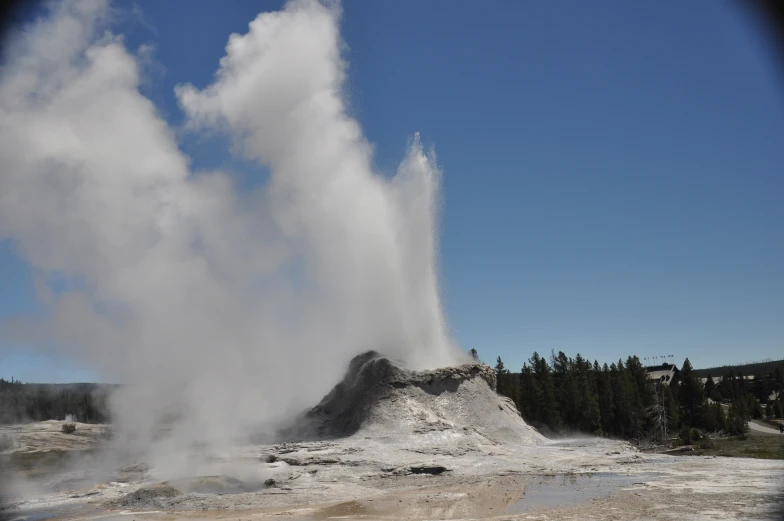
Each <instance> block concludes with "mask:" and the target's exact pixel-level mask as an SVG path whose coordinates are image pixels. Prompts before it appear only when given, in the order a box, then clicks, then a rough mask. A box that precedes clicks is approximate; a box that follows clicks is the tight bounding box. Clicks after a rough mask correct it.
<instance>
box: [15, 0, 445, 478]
mask: <svg viewBox="0 0 784 521" xmlns="http://www.w3.org/2000/svg"><path fill="white" fill-rule="evenodd" d="M51 9H52V11H51V12H49V13H48V15H47V16H45V17H44V18H42V19H40V20H39V21H37V22H35V23H34V24H33V25H32V26H30V27H29V28H27V29H26V30H25V31H23V32H20V36H19V37H18V38H17V39H16V40H14V41H13V42H12V45H11V46H10V47H9V52H8V53H7V56H6V61H5V63H4V65H3V68H2V78H1V79H0V161H1V162H2V164H3V171H2V174H1V175H0V237H2V238H4V239H11V240H12V241H13V244H14V246H15V248H16V250H17V251H18V252H19V254H20V255H21V256H22V257H23V258H24V259H25V260H26V261H27V262H28V263H29V265H30V266H31V268H32V270H33V272H34V274H35V276H36V287H37V288H38V291H39V297H40V299H41V302H42V305H43V307H44V310H45V313H44V314H42V315H37V316H36V317H27V318H25V319H24V320H22V319H20V320H19V321H17V322H16V323H15V324H14V326H15V327H13V328H10V329H9V330H10V331H13V333H14V334H15V335H17V336H18V337H21V339H22V340H24V341H25V342H27V343H28V344H30V345H52V344H53V343H54V344H56V345H57V346H58V348H61V349H63V350H66V351H67V352H68V353H70V354H71V355H72V356H76V357H78V358H80V359H81V360H83V361H84V362H85V363H88V364H90V365H91V366H93V367H95V368H96V369H97V370H98V371H99V372H100V374H101V375H102V377H103V378H104V379H107V380H113V381H117V380H119V381H121V382H124V383H126V384H128V385H126V386H124V387H123V389H122V390H121V391H120V392H118V393H117V395H116V396H115V397H114V400H113V407H114V413H115V420H116V422H117V424H118V427H119V429H118V432H120V433H123V435H124V436H125V437H124V438H123V440H124V442H125V443H126V444H127V443H131V441H133V442H134V443H136V444H137V446H138V448H147V447H149V445H150V440H151V439H152V438H153V436H154V435H156V428H157V427H158V426H159V425H160V423H161V422H162V421H164V420H166V419H169V420H171V419H172V418H174V419H176V421H175V422H174V424H173V425H172V428H171V431H170V435H169V436H168V437H165V438H164V442H162V443H161V444H158V445H157V446H156V447H155V448H154V450H153V457H155V455H158V462H163V461H168V462H171V463H172V465H174V464H175V463H176V462H180V463H178V464H183V463H182V461H183V458H176V457H174V456H173V454H175V451H174V450H173V449H176V448H178V447H181V446H184V445H185V444H192V443H199V444H202V445H203V444H208V445H209V444H222V443H225V442H228V441H229V440H230V439H232V438H234V437H235V436H237V435H240V434H245V433H248V432H249V431H252V430H254V429H256V430H257V429H259V428H260V423H273V424H274V423H276V422H278V421H280V420H281V419H283V418H285V417H286V416H287V415H288V414H290V412H291V411H296V410H301V409H302V408H303V407H304V406H306V405H310V404H312V403H315V402H316V401H317V400H318V399H319V398H320V397H321V396H322V395H323V394H324V392H325V391H327V390H328V389H329V387H330V386H331V385H332V384H334V382H335V381H338V380H339V379H340V377H341V374H342V371H343V368H344V367H345V365H346V363H347V362H348V360H349V359H350V358H351V357H353V356H354V355H356V354H357V353H360V352H363V351H365V350H367V349H371V348H375V349H380V350H383V351H384V353H386V354H388V355H390V356H393V357H395V358H399V359H402V360H404V361H405V362H406V364H407V365H408V366H410V367H413V368H418V369H425V368H432V367H438V366H445V365H451V364H453V363H454V362H455V357H456V356H457V355H456V351H455V349H454V348H453V346H452V342H451V340H450V338H449V335H448V332H447V326H446V322H445V319H444V314H443V311H442V309H441V306H440V303H439V292H438V280H437V274H436V268H435V265H436V224H437V223H436V210H435V208H436V204H435V203H436V200H437V197H438V189H439V180H440V174H439V170H438V168H437V166H436V164H435V160H434V157H433V156H432V154H425V153H424V152H423V148H422V145H421V143H420V140H419V138H418V136H415V137H414V139H413V140H412V143H411V145H410V147H409V149H408V151H407V153H406V156H405V159H404V160H403V161H402V163H401V165H400V167H399V169H398V171H397V174H396V175H395V176H394V177H393V178H391V179H388V178H385V177H382V176H380V175H377V174H375V173H374V172H373V171H372V169H371V162H372V161H371V159H372V158H371V146H370V144H369V143H368V142H367V140H366V139H365V137H364V136H363V134H362V132H361V130H360V127H359V125H358V123H357V122H356V121H355V120H354V119H352V118H351V117H349V116H348V115H347V112H346V104H345V100H344V97H343V84H344V80H345V76H346V72H345V71H346V64H345V62H344V60H343V57H342V56H341V49H343V45H342V42H341V38H340V33H339V20H340V8H339V6H338V5H337V4H334V3H330V4H329V5H323V4H321V3H319V2H317V1H315V0H292V1H291V2H289V3H288V4H287V5H286V7H285V8H284V9H283V10H282V11H280V12H274V13H263V14H260V15H259V16H258V17H257V18H256V19H255V20H254V21H252V22H251V23H250V26H249V29H248V32H247V33H246V34H244V35H239V34H233V35H231V36H230V37H229V40H228V44H227V46H226V55H225V56H224V57H223V58H222V59H221V61H220V65H219V67H218V69H217V72H216V75H215V80H214V82H213V83H212V84H211V85H209V86H207V87H205V88H203V89H199V88H197V87H195V86H192V85H180V86H178V87H177V88H176V94H177V98H178V100H179V103H180V106H181V108H182V110H183V111H184V113H185V115H186V117H187V124H186V128H187V130H189V131H190V132H193V133H196V134H202V133H203V134H204V135H207V136H208V135H210V134H211V133H215V132H222V133H225V134H227V135H228V136H230V137H231V138H232V140H233V141H234V143H235V144H236V150H237V151H238V152H239V153H241V154H242V155H243V156H244V157H246V158H249V159H252V160H255V161H257V162H258V163H259V164H260V165H263V166H265V167H266V168H268V169H269V173H270V175H269V179H268V181H266V182H264V183H261V182H259V185H258V186H257V187H256V188H254V189H252V190H246V191H240V190H238V189H236V188H235V187H234V186H233V184H232V175H231V172H221V171H194V170H192V169H191V167H190V165H189V159H188V158H187V157H186V156H185V155H184V154H183V153H182V152H181V151H180V150H179V148H178V144H177V141H176V140H175V135H174V133H173V132H172V131H171V130H170V128H169V127H168V125H167V122H166V121H165V120H163V119H162V118H161V116H160V115H159V114H158V112H157V111H156V107H155V106H154V105H153V103H152V102H151V101H150V100H149V99H147V98H145V97H144V96H143V95H142V94H141V93H140V91H139V84H140V81H141V80H142V74H141V68H140V64H139V60H138V59H137V56H136V55H134V54H133V53H131V52H130V51H129V50H128V49H126V48H125V46H124V43H123V40H122V38H121V37H120V36H116V35H112V34H110V33H109V32H108V31H107V29H108V25H107V22H108V19H109V17H108V16H107V14H108V12H109V6H107V4H106V2H104V1H101V0H70V1H66V2H62V3H54V4H52V8H51ZM17 340H19V338H17ZM158 434H159V433H158ZM218 446H220V445H218ZM164 455H165V456H166V457H167V458H170V459H168V460H167V459H165V458H164Z"/></svg>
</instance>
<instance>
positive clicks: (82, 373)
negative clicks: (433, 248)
mask: <svg viewBox="0 0 784 521" xmlns="http://www.w3.org/2000/svg"><path fill="white" fill-rule="evenodd" d="M281 4H282V2H258V1H245V0H233V1H232V2H211V1H200V2H187V3H186V2H158V1H154V0H150V1H137V2H134V3H133V4H132V3H127V2H118V3H117V4H116V5H117V6H118V7H120V8H121V10H120V11H119V13H120V16H119V17H118V19H117V23H116V25H115V27H114V30H115V31H116V32H118V33H122V34H124V35H125V41H126V44H127V46H128V47H129V48H131V49H134V48H137V47H139V46H140V45H143V44H153V45H154V46H155V53H154V54H153V57H154V60H155V63H153V64H151V65H149V66H148V67H147V70H146V73H147V82H146V84H145V86H144V87H143V89H144V90H143V92H144V93H145V94H146V95H148V96H149V97H150V98H151V99H152V100H153V101H154V102H155V104H156V105H157V106H158V109H159V111H160V112H161V113H162V114H163V115H164V117H166V119H167V120H168V121H169V122H170V124H171V125H173V126H177V125H179V124H180V123H182V120H183V117H182V114H181V113H180V111H179V108H178V106H177V103H176V98H175V96H174V92H173V88H174V86H175V85H177V84H180V83H185V82H190V83H193V84H194V85H195V86H196V87H204V86H205V85H207V84H208V83H209V82H210V80H211V79H212V76H213V74H214V71H215V69H216V67H217V63H218V61H219V60H220V58H221V57H222V56H223V55H224V47H225V44H226V41H227V38H228V35H229V34H230V33H232V32H241V33H244V32H245V31H246V30H247V24H248V22H250V21H251V20H252V19H253V18H254V17H255V15H256V14H257V13H258V12H259V11H260V10H270V9H277V8H279V7H280V6H281ZM476 5H477V4H476V3H473V2H446V1H440V0H439V1H430V2H413V1H399V2H363V1H358V0H348V1H346V2H345V3H344V17H343V24H342V29H343V37H344V39H345V41H346V43H347V45H348V47H349V49H348V51H347V53H346V58H347V60H348V61H349V62H350V68H349V74H350V77H349V101H350V104H351V111H352V114H353V115H354V116H355V117H356V118H358V120H359V121H360V123H361V125H362V126H363V128H364V131H365V133H366V135H367V136H368V138H369V140H370V141H371V142H372V143H373V144H374V146H375V151H376V155H375V161H376V167H377V169H378V171H380V172H383V173H392V172H394V170H395V168H396V166H397V164H398V163H399V161H400V160H401V159H402V157H403V155H404V152H405V146H406V142H407V140H408V139H409V138H410V137H411V135H412V134H413V133H414V132H417V131H418V132H421V134H422V139H423V141H424V143H425V144H426V145H434V146H435V148H436V153H437V156H438V162H439V164H440V166H441V167H442V168H443V171H444V189H443V208H442V214H441V234H440V247H439V250H440V267H441V277H442V293H443V297H444V303H445V308H446V312H447V316H448V319H449V322H450V324H451V330H452V333H453V336H454V337H455V338H456V340H457V341H458V342H459V344H460V345H461V346H462V347H464V348H465V349H470V348H472V347H473V348H476V349H477V350H478V351H479V353H480V356H481V358H482V359H483V360H484V361H486V362H491V363H492V362H494V361H495V358H496V356H498V355H500V356H502V357H503V359H504V361H505V363H506V365H507V367H509V368H512V369H514V370H517V369H519V367H520V366H521V365H522V363H523V361H524V360H526V359H527V358H528V357H529V356H530V355H531V354H532V353H533V351H535V350H536V351H539V353H547V354H549V352H550V350H551V349H554V350H555V351H556V352H557V351H558V350H563V351H565V352H566V353H567V354H569V355H572V356H573V355H575V354H577V353H578V352H579V353H581V354H582V355H583V356H585V357H587V358H589V359H591V360H593V359H598V360H599V361H600V362H604V361H607V362H611V361H613V360H617V359H618V358H619V357H623V358H625V357H626V356H628V355H630V354H637V355H638V356H640V357H641V358H642V357H646V356H653V355H665V354H667V355H669V354H673V355H675V357H676V361H678V363H680V362H681V361H682V360H683V358H685V357H689V358H690V359H691V361H692V363H693V364H694V365H695V366H696V367H705V366H712V365H720V364H724V363H733V362H741V361H752V360H759V359H764V358H781V357H782V356H783V355H784V270H783V269H782V265H784V227H783V226H782V223H784V204H782V200H784V175H782V174H783V172H782V165H784V147H782V146H781V143H782V138H784V97H782V95H781V92H782V76H781V75H780V74H779V73H780V71H779V70H778V69H776V68H775V64H774V57H773V55H772V52H771V48H770V47H769V42H768V41H767V40H766V39H765V38H764V36H765V34H764V32H763V31H762V29H761V28H760V26H759V25H758V24H757V22H756V21H755V20H754V19H753V18H751V17H749V16H748V13H746V12H744V11H739V10H738V6H737V5H736V4H731V3H730V2H713V1H708V0H701V1H695V2H685V3H684V2H676V1H670V0H668V1H663V2H655V3H635V2H608V1H607V2H606V1H598V2H591V3H583V2H503V3H502V2H498V3H490V4H486V5H484V7H483V8H482V9H476ZM224 145H225V143H221V142H220V141H219V140H215V141H210V142H207V143H204V142H196V141H195V140H193V139H191V138H188V137H184V139H183V141H182V143H181V148H182V150H183V151H185V152H186V153H187V154H189V155H190V156H191V158H192V160H193V163H194V165H195V166H196V167H199V168H212V167H216V166H223V167H225V166H228V167H231V168H232V169H233V170H235V171H237V172H238V175H240V176H243V175H247V176H248V179H250V174H252V173H253V169H254V167H253V166H251V165H250V164H248V163H245V162H243V161H239V160H236V159H233V158H231V157H230V156H229V155H228V154H227V152H226V147H225V146H224ZM249 182H250V181H249ZM0 287H2V293H0V318H8V317H11V316H14V315H17V314H24V313H30V312H35V311H36V309H37V306H38V305H37V303H36V299H35V295H34V290H33V283H32V278H31V274H30V272H29V270H28V269H27V267H26V265H25V264H24V262H23V261H22V260H21V259H20V258H19V257H18V256H16V255H15V253H14V246H13V244H11V243H9V242H4V243H0ZM0 376H4V377H10V376H14V377H16V378H20V379H21V380H23V381H73V380H88V379H93V378H94V377H95V375H94V373H93V372H92V370H91V368H90V367H86V366H83V365H80V364H78V363H76V362H74V361H69V360H66V359H62V358H60V357H55V356H47V355H41V354H35V355H33V354H29V351H28V350H27V349H25V348H24V346H13V345H4V346H2V350H0Z"/></svg>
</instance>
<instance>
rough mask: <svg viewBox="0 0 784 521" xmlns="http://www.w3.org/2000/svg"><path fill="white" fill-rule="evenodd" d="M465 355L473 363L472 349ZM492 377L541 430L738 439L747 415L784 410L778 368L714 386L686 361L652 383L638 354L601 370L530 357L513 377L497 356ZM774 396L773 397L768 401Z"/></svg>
mask: <svg viewBox="0 0 784 521" xmlns="http://www.w3.org/2000/svg"><path fill="white" fill-rule="evenodd" d="M471 354H472V355H473V356H474V358H475V359H478V353H477V352H476V350H472V351H471ZM667 367H669V366H667ZM495 373H496V382H497V383H496V386H497V388H496V390H497V392H498V393H499V394H502V395H504V396H506V397H508V398H510V399H511V400H512V401H514V403H515V405H516V406H517V409H518V411H519V412H520V414H521V415H522V416H523V418H524V419H525V420H526V422H528V423H529V424H531V425H533V426H534V427H537V428H538V429H540V430H542V431H543V432H545V433H565V432H574V431H579V432H583V433H590V434H595V435H602V436H612V437H619V438H624V439H630V440H644V439H651V440H654V439H659V440H664V439H665V437H667V438H669V437H672V436H674V435H677V434H678V432H679V431H682V430H683V429H692V428H696V429H700V430H702V431H709V432H717V431H725V432H727V433H729V434H740V433H742V432H744V431H745V430H746V428H747V424H748V421H749V420H750V419H751V418H763V417H765V416H767V417H775V418H781V417H782V412H784V401H782V395H781V389H782V387H784V378H782V374H781V370H780V369H779V370H777V371H774V372H772V373H770V374H767V375H760V376H759V377H758V378H755V379H754V380H748V379H746V378H744V377H743V375H739V374H737V373H733V372H731V371H730V372H729V373H728V374H726V375H724V376H723V377H722V379H721V381H720V382H719V383H718V384H717V383H716V382H714V381H713V379H712V378H711V377H709V378H708V381H707V382H706V383H705V384H704V385H703V383H702V382H701V381H700V378H699V377H698V376H697V373H696V371H695V370H694V368H693V367H692V366H691V363H690V362H689V360H688V358H687V359H686V360H685V361H684V363H683V367H682V368H681V369H680V371H679V372H675V376H674V378H672V379H671V380H669V381H667V382H654V381H653V380H652V379H651V378H649V376H648V371H647V370H646V368H645V367H644V366H643V365H642V363H641V362H640V360H639V358H638V357H636V356H630V357H628V358H627V359H626V360H625V361H623V360H620V359H619V360H618V361H617V362H615V363H612V364H610V365H608V364H606V363H605V364H603V365H601V366H600V365H599V363H598V362H597V361H595V360H594V361H593V363H591V362H590V361H589V360H587V359H585V358H583V357H582V356H581V355H580V354H577V355H576V356H575V357H574V358H572V357H568V356H567V355H566V354H565V353H563V352H562V351H561V352H558V354H555V353H554V352H553V353H552V354H551V356H550V357H549V360H548V359H547V358H545V357H543V356H540V355H539V353H536V352H534V354H533V356H531V358H529V359H528V361H527V362H525V363H524V364H523V367H522V368H521V370H520V372H519V373H512V372H510V371H509V370H508V369H507V368H506V367H505V366H504V363H503V360H502V359H501V357H500V356H499V357H498V359H497V361H496V366H495ZM774 391H775V392H778V393H779V394H778V395H777V397H776V398H774V399H769V397H770V395H771V393H773V392H774ZM722 402H724V403H725V405H726V406H727V410H726V411H725V408H724V407H722Z"/></svg>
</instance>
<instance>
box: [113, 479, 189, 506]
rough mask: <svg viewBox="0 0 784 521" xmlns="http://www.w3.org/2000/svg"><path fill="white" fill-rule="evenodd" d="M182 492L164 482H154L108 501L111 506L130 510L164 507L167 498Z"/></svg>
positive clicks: (167, 501) (169, 498)
mask: <svg viewBox="0 0 784 521" xmlns="http://www.w3.org/2000/svg"><path fill="white" fill-rule="evenodd" d="M181 494H182V492H180V491H179V490H177V489H176V488H174V487H172V486H170V485H166V484H162V483H159V484H155V485H151V486H147V487H142V488H140V489H138V490H136V491H134V492H131V493H130V494H126V495H125V496H123V497H121V498H119V499H116V500H114V501H110V502H109V503H108V505H109V507H111V508H129V509H132V510H144V509H149V508H156V509H157V508H166V507H167V506H168V503H169V500H171V499H172V498H175V497H177V496H179V495H181Z"/></svg>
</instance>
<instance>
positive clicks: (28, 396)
mask: <svg viewBox="0 0 784 521" xmlns="http://www.w3.org/2000/svg"><path fill="white" fill-rule="evenodd" d="M112 387H113V386H108V385H101V384H91V383H82V384H28V383H21V382H19V381H18V380H14V379H13V378H11V380H5V379H4V378H0V424H11V423H23V422H29V421H44V420H64V419H65V418H66V416H67V415H71V416H73V417H74V418H75V420H76V421H80V422H83V423H108V422H109V420H110V418H109V406H108V396H109V392H110V390H111V388H112Z"/></svg>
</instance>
